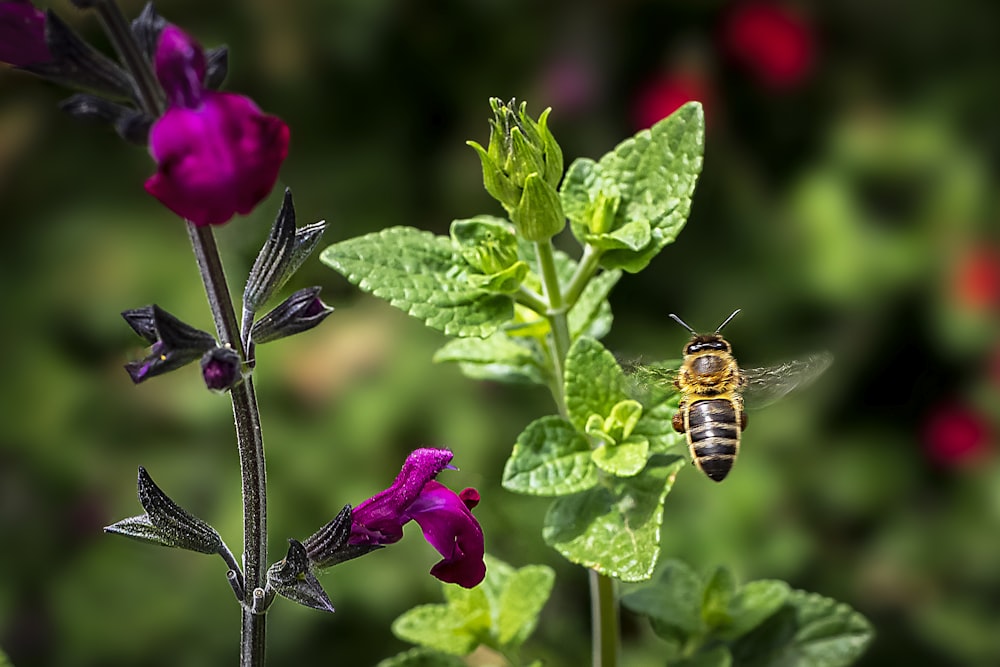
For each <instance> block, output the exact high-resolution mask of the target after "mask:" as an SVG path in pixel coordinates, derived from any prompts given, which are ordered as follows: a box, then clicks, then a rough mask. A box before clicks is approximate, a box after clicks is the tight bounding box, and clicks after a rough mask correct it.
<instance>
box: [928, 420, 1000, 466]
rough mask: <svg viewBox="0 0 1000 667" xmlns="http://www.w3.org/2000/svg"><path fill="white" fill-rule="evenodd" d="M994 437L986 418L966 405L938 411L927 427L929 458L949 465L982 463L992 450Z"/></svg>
mask: <svg viewBox="0 0 1000 667" xmlns="http://www.w3.org/2000/svg"><path fill="white" fill-rule="evenodd" d="M990 437H991V434H990V428H989V424H988V423H987V421H986V418H985V416H984V415H982V414H980V413H979V412H976V411H974V410H972V409H971V408H968V407H965V406H963V405H946V406H943V407H940V408H938V409H937V410H936V411H934V412H933V413H932V414H931V416H930V418H929V419H928V420H927V422H926V424H925V425H924V441H925V445H926V447H927V454H928V456H929V457H930V458H931V460H932V461H934V462H935V463H940V464H943V465H947V466H960V465H965V464H969V463H974V462H976V461H978V460H980V459H981V458H982V457H983V456H984V455H985V454H986V452H987V451H988V449H989V444H990Z"/></svg>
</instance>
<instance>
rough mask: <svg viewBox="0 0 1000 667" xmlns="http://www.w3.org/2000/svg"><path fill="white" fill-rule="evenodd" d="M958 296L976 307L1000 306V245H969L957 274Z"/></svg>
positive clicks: (959, 299) (974, 308) (970, 306)
mask: <svg viewBox="0 0 1000 667" xmlns="http://www.w3.org/2000/svg"><path fill="white" fill-rule="evenodd" d="M954 290H955V292H954V293H955V298H956V299H957V300H958V302H959V304H961V305H962V306H965V307H967V308H970V309H973V310H987V309H990V308H993V307H996V306H1000V249H997V248H994V247H990V246H986V247H978V248H971V249H969V250H968V251H967V252H966V253H965V255H964V256H963V257H962V258H961V260H960V262H959V264H958V268H957V273H956V275H955V283H954Z"/></svg>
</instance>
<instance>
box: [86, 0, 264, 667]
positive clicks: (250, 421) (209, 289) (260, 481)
mask: <svg viewBox="0 0 1000 667" xmlns="http://www.w3.org/2000/svg"><path fill="white" fill-rule="evenodd" d="M94 7H95V9H96V10H97V12H98V14H99V15H100V17H101V21H102V23H103V24H104V28H105V30H106V31H107V33H108V36H109V38H110V39H111V42H112V43H113V44H114V45H115V49H116V50H117V51H118V54H119V56H120V57H121V59H122V62H123V63H124V64H125V66H126V67H127V68H128V69H129V71H130V72H131V74H132V76H133V78H134V79H135V81H136V86H137V89H138V95H139V100H138V101H139V103H140V104H141V105H142V107H143V109H144V110H145V111H146V113H148V114H150V115H151V116H154V117H158V116H159V115H160V114H161V113H162V112H163V101H162V100H163V97H162V94H161V90H160V88H159V85H158V84H157V82H156V77H155V76H154V74H153V71H152V69H151V68H150V65H149V63H148V62H147V61H146V59H145V57H144V56H143V54H142V50H141V49H140V48H139V45H138V44H137V43H136V41H135V37H134V36H133V34H132V30H131V28H130V27H129V23H128V21H127V20H126V19H125V16H124V15H123V14H122V12H121V9H120V8H119V7H118V4H117V3H116V2H113V1H112V0H103V1H100V2H97V3H95V5H94ZM187 231H188V237H189V238H190V240H191V247H192V249H193V250H194V255H195V260H196V261H197V263H198V270H199V272H200V273H201V279H202V282H203V283H204V285H205V293H206V295H207V297H208V304H209V308H210V309H211V311H212V319H213V320H214V321H215V328H216V332H217V334H218V337H219V341H220V342H221V343H222V344H223V345H227V346H229V347H231V348H232V349H234V350H236V352H237V353H238V354H239V355H240V358H241V359H244V360H245V359H246V351H245V350H244V349H243V343H242V341H241V338H240V329H239V325H238V324H237V321H236V312H235V310H233V301H232V297H231V296H230V294H229V287H228V284H227V283H226V275H225V272H224V271H223V268H222V260H221V259H220V257H219V250H218V247H217V246H216V243H215V236H214V235H213V233H212V229H211V227H198V226H196V225H194V224H193V223H191V222H187ZM229 394H230V398H231V399H232V403H233V418H234V420H235V422H236V442H237V448H238V449H239V457H240V471H241V473H242V480H243V570H244V572H243V600H242V603H243V604H242V605H241V609H242V615H243V618H242V632H241V637H240V665H241V667H261V666H262V665H263V664H264V637H265V635H264V627H265V626H264V619H265V617H264V614H263V610H264V609H266V604H264V605H262V604H260V602H259V601H256V600H259V599H265V595H264V586H265V583H266V582H265V576H266V572H265V567H266V564H267V505H266V503H267V491H266V485H265V482H266V480H265V475H264V442H263V438H262V435H261V428H260V412H259V410H258V408H257V397H256V395H255V394H254V388H253V378H252V377H247V378H245V379H244V380H243V381H242V382H240V383H239V384H238V385H237V386H236V387H233V389H232V390H231V391H230V392H229ZM234 590H235V587H234Z"/></svg>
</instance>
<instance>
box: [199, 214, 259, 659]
mask: <svg viewBox="0 0 1000 667" xmlns="http://www.w3.org/2000/svg"><path fill="white" fill-rule="evenodd" d="M187 230H188V236H189V237H190V239H191V247H192V248H193V249H194V254H195V259H196V260H197V262H198V270H199V272H200V273H201V278H202V281H203V282H204V284H205V293H206V294H207V295H208V303H209V307H210V308H211V311H212V318H213V319H214V320H215V326H216V330H217V332H218V335H219V340H220V341H221V342H222V344H223V345H228V346H230V347H232V348H233V349H234V350H236V351H237V352H238V353H239V355H240V357H241V358H245V356H246V353H245V350H244V349H243V343H242V342H241V340H240V330H239V325H238V324H237V322H236V311H235V310H233V301H232V298H231V297H230V295H229V288H228V285H227V283H226V276H225V273H224V271H223V268H222V260H221V259H220V258H219V250H218V247H217V246H216V244H215V235H214V234H213V233H212V228H211V227H198V226H196V225H194V224H193V223H191V222H188V223H187ZM229 394H230V397H231V399H232V402H233V418H234V420H235V422H236V442H237V447H238V449H239V455H240V471H241V472H242V478H243V569H244V578H245V581H246V584H245V588H244V598H243V603H244V604H243V625H242V628H243V630H242V634H241V641H240V665H241V666H242V667H251V666H253V667H258V666H259V665H263V664H264V618H265V617H264V615H263V614H257V613H254V611H253V607H252V605H253V603H254V595H255V592H256V591H257V590H258V589H259V590H263V589H264V585H265V583H266V582H265V579H264V577H265V574H266V573H265V567H266V564H267V539H266V536H267V488H266V478H265V468H264V441H263V436H262V434H261V428H260V412H259V411H258V409H257V397H256V394H255V393H254V387H253V377H252V376H248V377H246V378H244V380H243V381H242V382H241V383H240V384H238V385H237V386H235V387H233V388H232V390H231V391H230V392H229Z"/></svg>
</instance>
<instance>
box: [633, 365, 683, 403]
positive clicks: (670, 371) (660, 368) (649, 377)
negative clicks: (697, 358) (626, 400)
mask: <svg viewBox="0 0 1000 667" xmlns="http://www.w3.org/2000/svg"><path fill="white" fill-rule="evenodd" d="M680 365H681V361H680V360H679V359H676V360H668V361H655V362H652V363H648V364H647V363H640V362H638V361H627V362H623V363H622V370H624V371H625V374H626V375H627V376H628V378H629V380H630V382H631V385H632V387H633V389H634V390H635V392H636V394H637V398H639V399H640V402H649V403H656V402H659V401H660V400H663V399H664V398H666V397H667V396H668V395H670V394H673V393H675V392H676V389H675V388H674V380H676V379H677V369H678V368H680ZM642 399H646V401H643V400H642Z"/></svg>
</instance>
